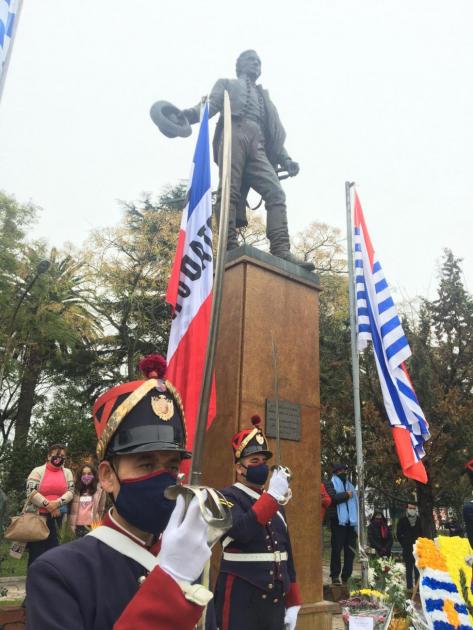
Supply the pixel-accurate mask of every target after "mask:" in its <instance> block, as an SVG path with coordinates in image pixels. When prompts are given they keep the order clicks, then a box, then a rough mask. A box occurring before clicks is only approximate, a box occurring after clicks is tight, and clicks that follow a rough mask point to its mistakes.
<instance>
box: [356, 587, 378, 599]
mask: <svg viewBox="0 0 473 630" xmlns="http://www.w3.org/2000/svg"><path fill="white" fill-rule="evenodd" d="M352 595H366V596H367V597H375V598H376V599H385V597H386V596H385V595H384V593H381V592H380V591H375V590H373V589H371V588H361V589H359V590H357V591H352V592H351V593H350V596H352Z"/></svg>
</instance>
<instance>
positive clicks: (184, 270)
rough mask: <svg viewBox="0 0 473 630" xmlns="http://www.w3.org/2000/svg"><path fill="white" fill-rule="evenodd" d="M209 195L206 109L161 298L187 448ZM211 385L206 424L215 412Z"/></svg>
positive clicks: (205, 279) (199, 343)
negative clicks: (168, 317)
mask: <svg viewBox="0 0 473 630" xmlns="http://www.w3.org/2000/svg"><path fill="white" fill-rule="evenodd" d="M212 283H213V253H212V196H211V188H210V148H209V110H208V104H206V105H205V106H204V108H203V111H202V116H201V123H200V129H199V137H198V138H197V145H196V148H195V153H194V160H193V164H192V172H191V176H190V181H189V190H188V193H187V203H186V207H185V208H184V211H183V213H182V220H181V227H180V230H179V238H178V242H177V249H176V256H175V258H174V265H173V269H172V272H171V277H170V279H169V283H168V288H167V294H166V301H167V302H168V303H169V304H170V305H171V306H172V308H173V320H172V325H171V334H170V336H169V344H168V352H167V363H168V367H167V370H166V377H167V378H168V379H169V380H170V381H171V383H173V385H175V387H176V388H177V390H178V392H179V393H180V394H181V397H182V402H183V406H184V411H185V414H186V425H187V448H188V449H190V450H192V445H193V443H194V434H195V429H196V423H197V412H198V405H199V394H200V388H201V385H202V377H203V371H204V363H205V353H206V348H207V338H208V334H209V325H210V314H211V307H212ZM215 407H216V404H215V388H214V387H213V388H212V394H211V399H210V405H209V416H208V424H210V423H211V422H212V420H213V418H214V416H215Z"/></svg>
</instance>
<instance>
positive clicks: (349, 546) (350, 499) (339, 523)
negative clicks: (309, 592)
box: [325, 464, 358, 584]
mask: <svg viewBox="0 0 473 630" xmlns="http://www.w3.org/2000/svg"><path fill="white" fill-rule="evenodd" d="M332 471H333V474H332V477H331V479H330V480H329V481H327V482H326V484H325V487H326V489H327V492H328V494H329V495H330V498H331V499H332V503H331V504H330V507H329V508H328V515H329V520H330V531H331V539H330V545H331V554H330V577H331V578H332V584H340V571H341V575H342V582H343V583H346V582H347V581H348V579H349V578H350V576H351V574H352V572H353V560H354V558H355V551H356V533H357V530H358V499H357V496H356V491H355V488H354V486H353V484H352V483H351V482H350V481H348V480H347V472H348V467H347V466H346V465H345V464H334V465H333V467H332ZM342 550H343V567H342V562H341V556H342Z"/></svg>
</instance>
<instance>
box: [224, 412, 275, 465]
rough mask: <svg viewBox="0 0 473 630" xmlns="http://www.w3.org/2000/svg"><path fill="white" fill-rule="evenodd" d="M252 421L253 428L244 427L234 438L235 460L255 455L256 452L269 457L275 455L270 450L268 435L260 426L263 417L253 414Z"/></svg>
mask: <svg viewBox="0 0 473 630" xmlns="http://www.w3.org/2000/svg"><path fill="white" fill-rule="evenodd" d="M251 422H252V424H253V428H252V429H243V431H239V432H238V433H235V435H234V436H233V438H232V448H233V454H234V456H235V461H238V460H239V459H241V458H242V457H248V456H249V455H254V454H255V453H263V455H266V456H267V457H272V456H273V454H272V453H271V451H270V450H269V447H268V441H267V439H266V436H265V434H264V433H263V430H262V429H260V428H259V426H260V424H261V418H260V417H259V416H252V418H251Z"/></svg>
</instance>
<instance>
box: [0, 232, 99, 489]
mask: <svg viewBox="0 0 473 630" xmlns="http://www.w3.org/2000/svg"><path fill="white" fill-rule="evenodd" d="M46 256H47V260H48V261H49V267H48V269H47V272H46V273H43V274H41V275H38V273H37V271H36V270H37V268H38V264H39V262H40V261H41V260H44V259H46ZM19 273H20V275H21V276H22V277H23V278H24V279H25V282H28V279H29V278H30V277H31V276H32V275H33V274H36V275H34V277H35V282H34V283H32V282H31V281H30V282H29V285H28V286H30V291H29V295H28V296H27V299H25V300H24V303H23V304H22V307H21V309H19V310H18V312H17V317H16V321H15V332H16V337H15V349H14V352H13V355H12V356H13V358H14V363H15V365H14V368H13V372H12V374H11V375H9V379H10V380H11V379H12V377H13V378H14V379H17V380H18V387H17V398H16V400H15V403H14V409H15V411H14V414H13V415H12V417H11V420H10V424H9V427H8V428H7V429H4V430H5V436H6V437H8V435H9V432H10V431H11V429H12V428H13V429H14V438H13V445H12V462H14V463H13V464H12V467H11V469H10V473H9V478H8V481H7V487H12V486H15V485H16V484H19V483H22V481H23V479H24V475H25V472H26V470H27V468H28V466H29V464H30V460H29V457H28V454H27V452H26V444H27V439H28V433H29V429H30V424H31V417H32V411H33V407H34V405H35V404H36V403H37V402H38V400H39V399H38V393H39V392H38V388H39V387H40V385H41V384H43V385H47V387H46V390H48V389H49V388H50V387H51V374H52V373H53V372H54V370H55V369H56V368H57V365H56V364H57V362H60V363H61V365H62V364H64V362H65V361H67V360H68V359H69V358H70V357H71V356H72V354H73V352H74V351H75V350H76V348H78V347H79V346H81V345H85V346H87V345H88V344H90V343H91V342H92V341H93V340H94V338H95V337H96V336H97V334H98V332H99V331H100V324H99V322H98V319H97V317H96V315H95V314H94V313H93V311H92V310H91V309H90V307H89V303H90V299H91V296H90V291H89V289H88V288H87V278H86V277H85V275H84V263H83V262H82V261H80V260H78V259H76V258H74V257H73V255H71V254H68V253H65V254H62V253H60V252H58V251H57V250H55V249H52V250H50V251H47V249H46V246H45V245H44V244H41V243H40V244H35V245H34V246H31V247H30V248H29V250H28V251H27V252H26V254H25V258H24V260H23V261H22V264H21V267H20V270H19Z"/></svg>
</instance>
